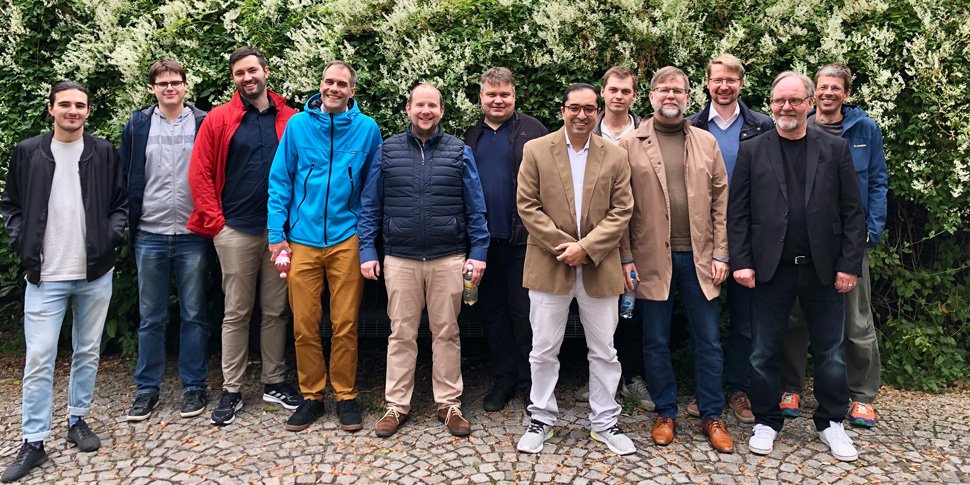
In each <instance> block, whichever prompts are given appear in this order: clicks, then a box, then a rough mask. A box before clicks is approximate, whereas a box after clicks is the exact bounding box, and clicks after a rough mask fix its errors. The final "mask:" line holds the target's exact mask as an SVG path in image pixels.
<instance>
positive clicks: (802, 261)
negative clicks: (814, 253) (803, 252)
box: [795, 256, 808, 265]
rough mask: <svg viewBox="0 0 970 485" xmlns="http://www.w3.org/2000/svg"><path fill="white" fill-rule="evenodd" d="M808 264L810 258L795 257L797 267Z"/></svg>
mask: <svg viewBox="0 0 970 485" xmlns="http://www.w3.org/2000/svg"><path fill="white" fill-rule="evenodd" d="M803 264H808V256H795V265H803Z"/></svg>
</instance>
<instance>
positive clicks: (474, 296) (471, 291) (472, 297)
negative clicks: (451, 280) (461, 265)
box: [461, 264, 478, 305]
mask: <svg viewBox="0 0 970 485" xmlns="http://www.w3.org/2000/svg"><path fill="white" fill-rule="evenodd" d="M473 269H474V268H472V265H470V264H469V265H468V266H465V273H464V280H465V289H464V290H463V291H462V292H461V300H462V301H464V302H465V304H467V305H474V304H475V303H477V302H478V286H477V285H473V284H472V270H473Z"/></svg>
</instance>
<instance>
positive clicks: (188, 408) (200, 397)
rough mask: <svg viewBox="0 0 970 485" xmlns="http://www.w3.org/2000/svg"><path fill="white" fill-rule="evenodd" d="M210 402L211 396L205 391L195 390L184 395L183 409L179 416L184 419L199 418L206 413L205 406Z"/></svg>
mask: <svg viewBox="0 0 970 485" xmlns="http://www.w3.org/2000/svg"><path fill="white" fill-rule="evenodd" d="M208 402H209V395H208V394H206V392H205V389H193V390H191V391H185V393H183V394H182V409H181V410H179V415H180V416H182V417H183V418H191V417H192V416H198V415H200V414H202V411H205V405H206V404H207V403H208Z"/></svg>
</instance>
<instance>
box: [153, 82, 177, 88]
mask: <svg viewBox="0 0 970 485" xmlns="http://www.w3.org/2000/svg"><path fill="white" fill-rule="evenodd" d="M154 84H155V87H156V88H162V89H168V88H169V87H173V88H180V87H182V86H183V85H184V84H185V81H165V82H157V83H154Z"/></svg>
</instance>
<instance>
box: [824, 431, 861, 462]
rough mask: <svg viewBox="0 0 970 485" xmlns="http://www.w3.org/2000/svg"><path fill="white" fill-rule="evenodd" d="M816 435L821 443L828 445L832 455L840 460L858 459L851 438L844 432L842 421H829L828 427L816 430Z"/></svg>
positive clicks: (857, 453)
mask: <svg viewBox="0 0 970 485" xmlns="http://www.w3.org/2000/svg"><path fill="white" fill-rule="evenodd" d="M818 437H819V439H820V440H822V443H825V444H827V445H829V449H830V450H832V456H834V457H835V458H836V459H838V460H841V461H856V460H857V459H859V452H858V451H856V449H855V446H854V445H853V444H852V438H849V435H847V434H845V428H844V427H843V426H842V423H836V422H835V421H829V427H828V428H825V429H824V430H822V431H819V432H818Z"/></svg>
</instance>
